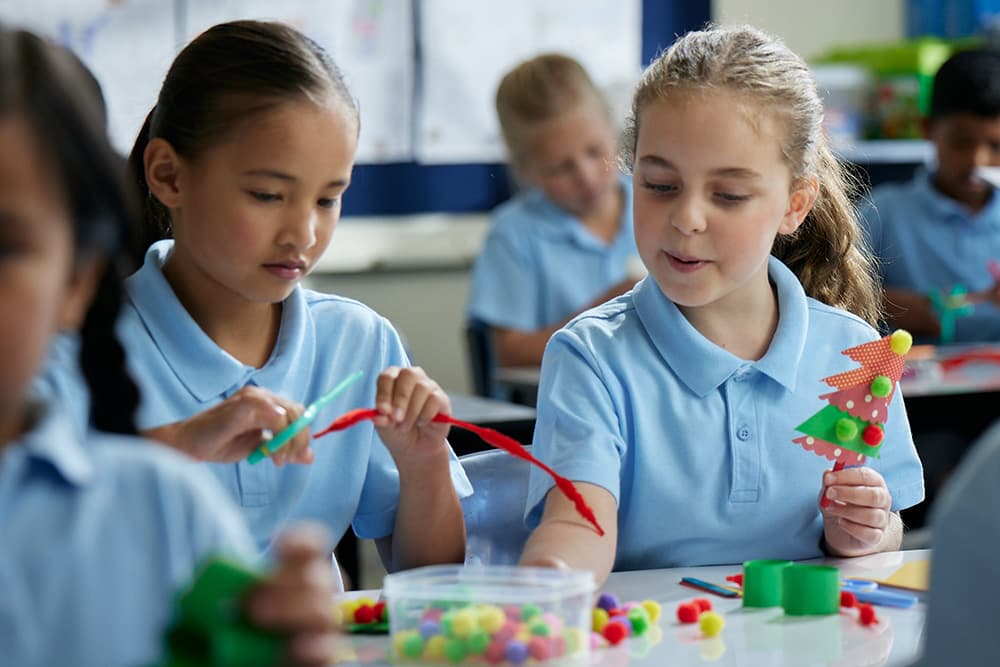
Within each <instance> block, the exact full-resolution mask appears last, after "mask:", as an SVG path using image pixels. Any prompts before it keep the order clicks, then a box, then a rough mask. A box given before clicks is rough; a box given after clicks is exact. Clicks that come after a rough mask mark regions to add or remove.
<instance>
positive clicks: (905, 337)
mask: <svg viewBox="0 0 1000 667" xmlns="http://www.w3.org/2000/svg"><path fill="white" fill-rule="evenodd" d="M912 346H913V336H911V335H910V332H909V331H907V330H906V329H896V330H895V331H893V332H892V337H891V338H889V347H891V348H892V351H893V352H895V353H896V354H898V355H904V354H906V353H907V352H909V351H910V347H912Z"/></svg>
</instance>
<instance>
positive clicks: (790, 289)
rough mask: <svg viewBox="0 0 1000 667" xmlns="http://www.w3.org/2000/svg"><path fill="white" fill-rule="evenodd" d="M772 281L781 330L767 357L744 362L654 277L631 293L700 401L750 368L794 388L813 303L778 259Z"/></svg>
mask: <svg viewBox="0 0 1000 667" xmlns="http://www.w3.org/2000/svg"><path fill="white" fill-rule="evenodd" d="M768 276H769V278H770V279H771V282H772V283H774V284H775V286H776V288H777V294H778V312H779V318H778V327H777V329H776V331H775V333H774V337H773V338H772V340H771V344H770V346H769V347H768V349H767V352H766V353H765V354H764V356H763V357H762V358H761V359H759V360H758V361H754V362H751V361H747V360H745V359H740V358H739V357H737V356H736V355H734V354H732V353H731V352H729V351H727V350H724V349H723V348H721V347H719V346H718V345H716V344H715V343H713V342H711V341H710V340H708V339H707V338H705V337H704V336H703V335H702V334H701V333H699V332H698V330H697V329H695V328H694V327H693V326H692V325H691V323H690V322H688V320H687V318H686V317H684V315H683V314H682V313H681V311H680V310H679V309H678V308H677V306H676V305H675V304H674V303H673V302H672V301H670V300H669V299H667V298H666V296H664V294H663V292H662V291H661V290H660V288H659V286H658V285H657V284H656V281H654V280H653V279H652V278H651V277H646V278H645V279H644V280H643V281H642V283H641V284H640V285H639V287H638V288H637V289H636V290H635V291H634V292H633V293H632V294H633V297H632V299H633V302H634V304H635V308H636V312H637V314H638V315H639V319H640V321H641V322H642V325H643V328H644V329H645V330H646V333H647V334H648V335H649V337H650V340H652V342H653V345H654V346H655V347H656V349H657V351H658V352H659V353H660V356H661V357H663V360H664V361H665V362H666V363H667V365H668V366H670V368H671V369H673V371H674V372H675V373H676V374H677V377H678V378H679V379H680V380H681V382H683V383H684V384H685V385H686V386H687V387H688V388H689V389H690V390H691V391H692V392H694V393H695V394H696V395H697V396H699V397H705V396H707V395H708V394H709V393H711V392H713V391H715V390H716V389H718V388H719V386H720V385H722V384H723V383H724V382H726V380H728V379H729V378H730V377H731V376H732V375H733V374H734V373H736V372H737V371H738V370H740V369H741V368H745V367H750V368H754V369H756V370H757V371H759V372H761V373H763V374H764V375H767V376H768V377H770V378H771V379H772V380H774V381H775V382H778V383H779V384H781V385H782V386H784V387H786V388H787V389H789V390H793V389H794V388H795V382H796V377H797V373H798V367H799V362H800V361H801V359H802V353H803V350H804V348H805V341H806V329H807V326H808V301H807V300H806V295H805V292H804V291H803V290H802V286H801V285H800V284H799V281H798V279H797V278H796V277H795V275H794V274H793V273H792V272H791V271H790V270H789V269H788V268H787V267H786V266H785V265H784V264H782V263H781V262H780V261H779V260H778V259H776V258H774V257H771V258H769V260H768Z"/></svg>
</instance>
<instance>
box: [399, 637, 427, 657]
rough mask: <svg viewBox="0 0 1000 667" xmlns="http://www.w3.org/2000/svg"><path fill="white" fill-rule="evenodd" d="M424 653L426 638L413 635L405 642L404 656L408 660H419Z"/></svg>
mask: <svg viewBox="0 0 1000 667" xmlns="http://www.w3.org/2000/svg"><path fill="white" fill-rule="evenodd" d="M423 652H424V638H423V637H421V636H420V635H418V634H417V633H413V634H412V635H407V636H406V639H404V640H403V655H404V656H406V657H407V658H419V657H420V655H421V654H422V653H423Z"/></svg>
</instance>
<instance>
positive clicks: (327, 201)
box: [316, 197, 340, 208]
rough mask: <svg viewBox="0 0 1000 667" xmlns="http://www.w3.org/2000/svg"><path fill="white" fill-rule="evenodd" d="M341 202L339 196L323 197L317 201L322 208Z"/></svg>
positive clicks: (331, 206)
mask: <svg viewBox="0 0 1000 667" xmlns="http://www.w3.org/2000/svg"><path fill="white" fill-rule="evenodd" d="M339 203H340V198H339V197H323V198H321V199H320V200H318V201H317V202H316V204H317V205H318V206H319V207H320V208H333V207H335V206H336V205H337V204H339Z"/></svg>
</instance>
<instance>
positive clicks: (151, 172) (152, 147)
mask: <svg viewBox="0 0 1000 667" xmlns="http://www.w3.org/2000/svg"><path fill="white" fill-rule="evenodd" d="M142 161H143V165H144V167H145V169H146V185H147V186H148V187H149V192H150V194H152V195H153V196H154V197H156V198H157V199H159V200H160V203H161V204H163V205H164V206H166V207H167V208H168V209H173V208H177V207H178V206H179V205H180V192H181V190H180V180H179V178H178V176H179V174H180V170H181V159H180V156H179V155H177V151H175V150H174V147H173V146H171V145H170V143H169V142H167V141H166V140H165V139H161V138H159V137H157V138H155V139H151V140H150V142H149V144H148V145H147V146H146V150H145V151H143V154H142Z"/></svg>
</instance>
